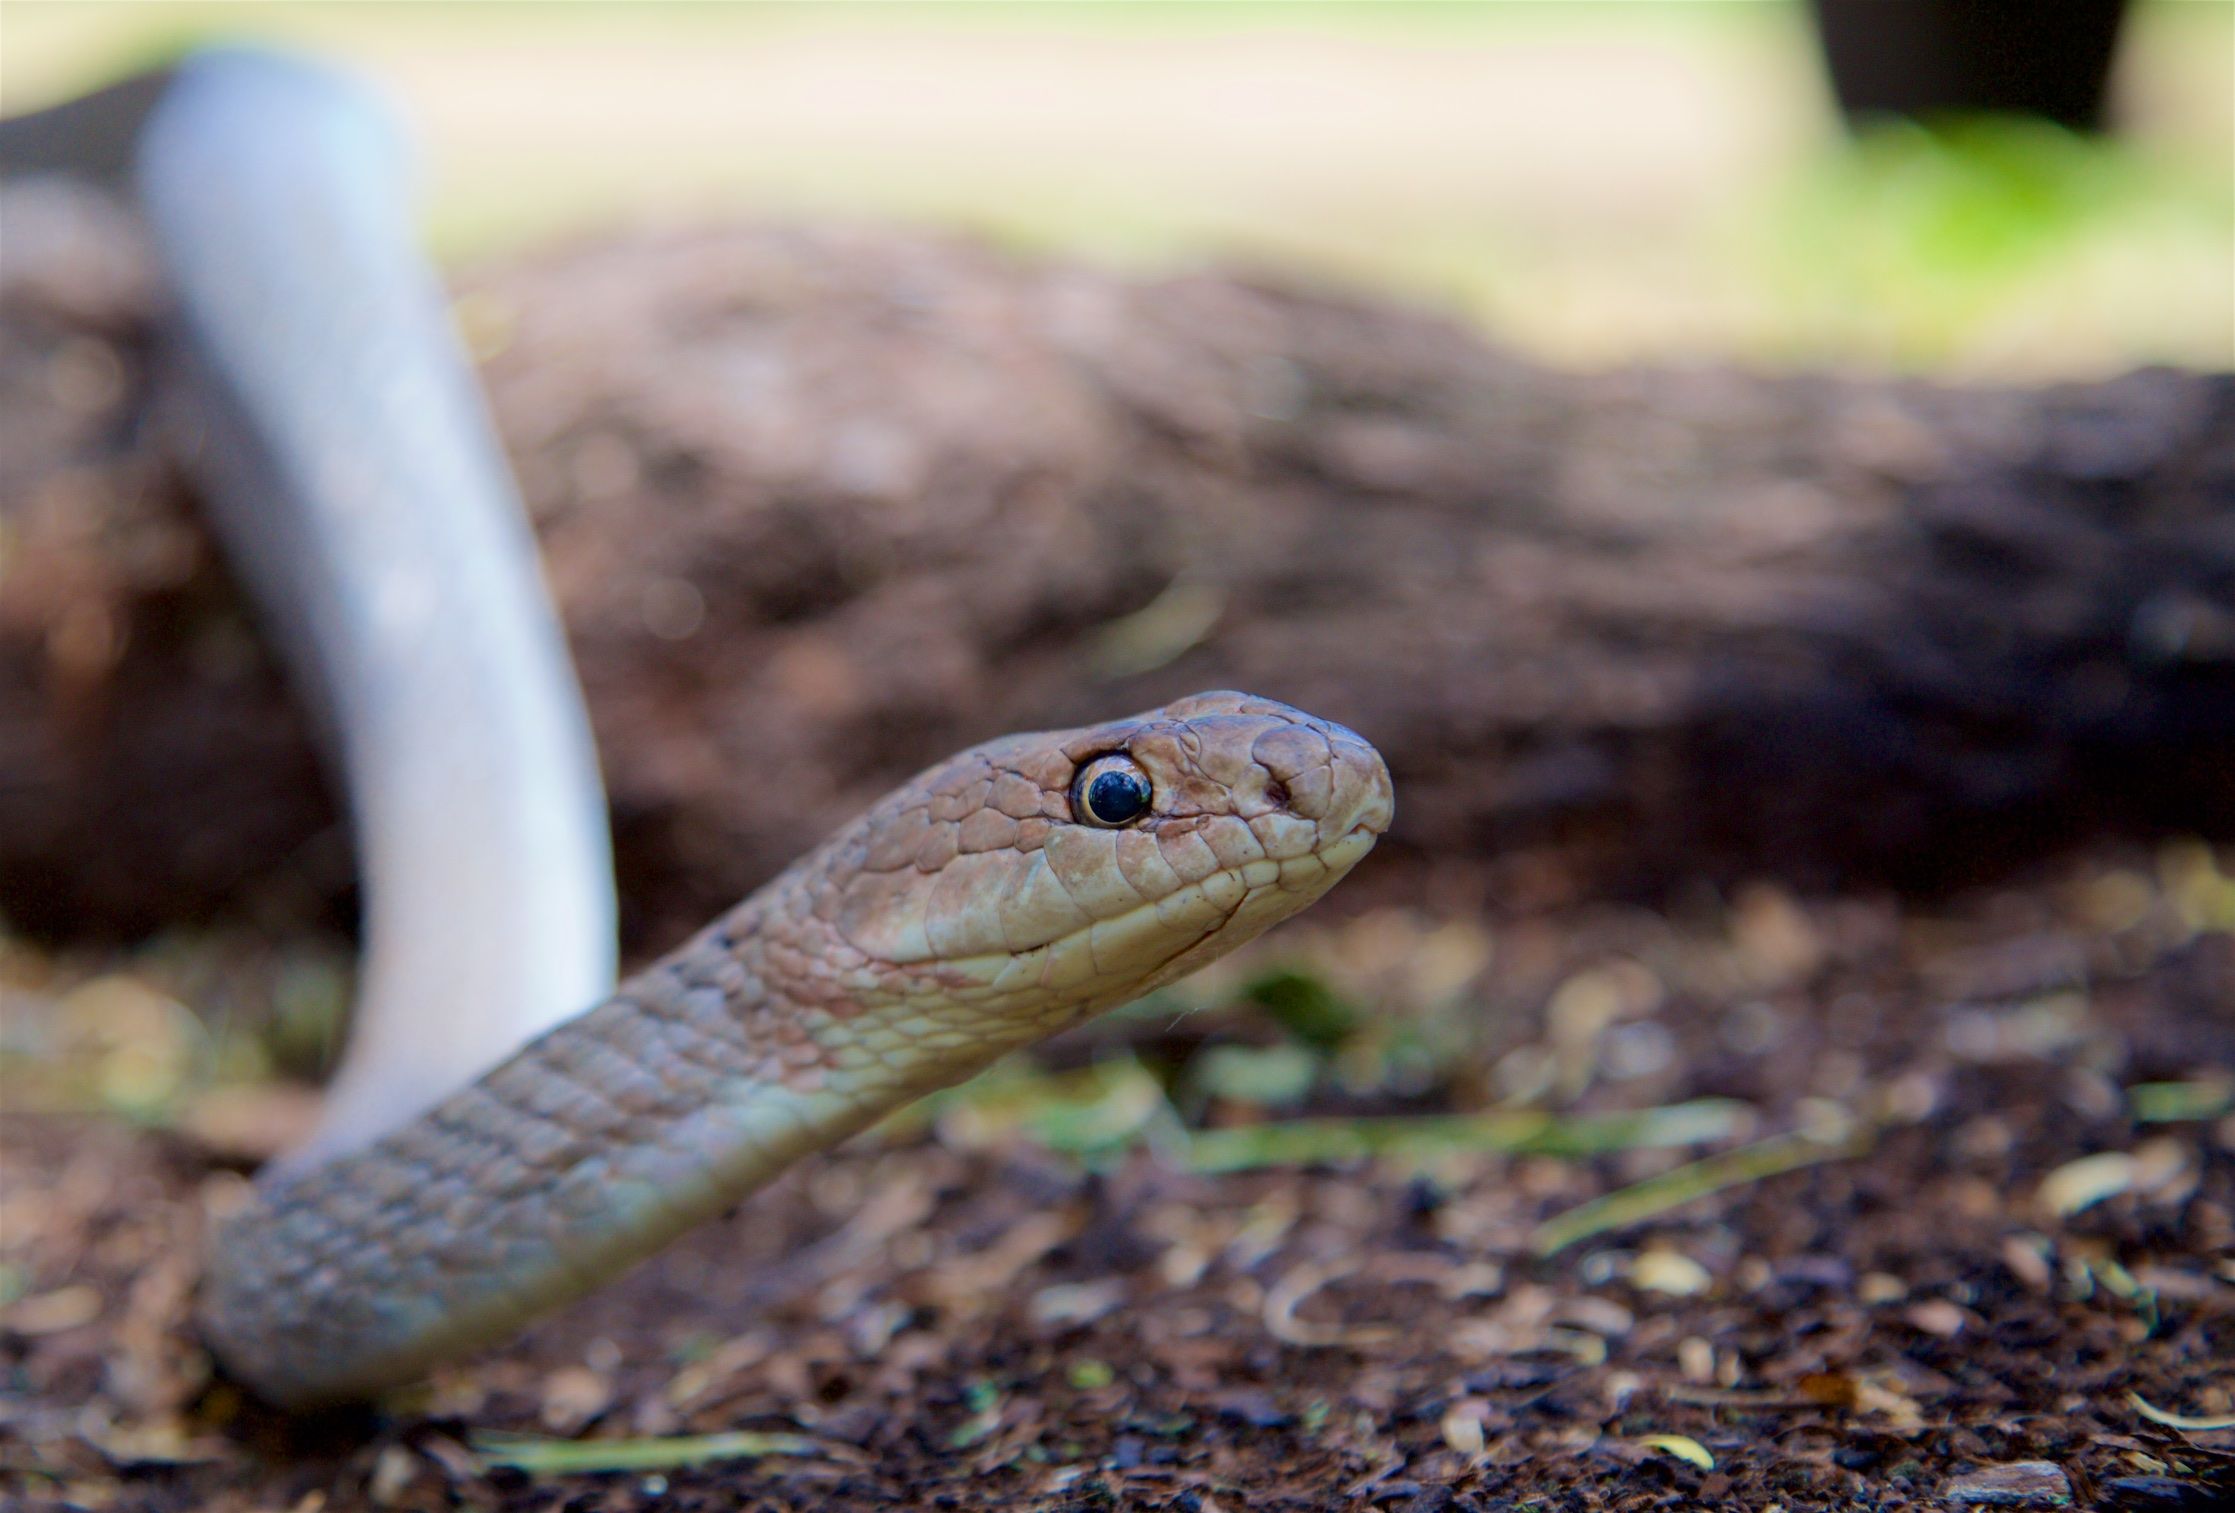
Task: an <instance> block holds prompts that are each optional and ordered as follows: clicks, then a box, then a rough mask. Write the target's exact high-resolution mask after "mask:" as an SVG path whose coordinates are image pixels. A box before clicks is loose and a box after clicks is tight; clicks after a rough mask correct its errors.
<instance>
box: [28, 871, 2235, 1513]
mask: <svg viewBox="0 0 2235 1513" xmlns="http://www.w3.org/2000/svg"><path fill="white" fill-rule="evenodd" d="M2231 861H2235V858H2231V857H2230V856H2229V855H2228V854H2226V853H2218V854H2215V853H2214V852H2213V851H2211V850H2210V849H2208V848H2206V847H2204V846H2202V845H2198V844H2195V843H2173V844H2170V845H2167V846H2165V847H2163V848H2162V849H2160V850H2157V851H2155V852H2151V853H2144V852H2140V851H2133V852H2129V851H2120V850H2110V851H2103V852H2100V853H2098V854H2095V855H2093V856H2089V857H2084V858H2078V859H2068V860H2067V861H2065V862H2063V863H2060V864H2058V865H2056V866H2054V867H2052V868H2050V869H2048V870H2046V871H2043V872H2040V873H2037V874H2034V875H2032V876H2029V877H2026V878H2022V879H2019V880H2016V881H2014V882H2011V883H2008V884H2005V885H2004V886H2001V887H1999V888H1996V889H1993V890H1991V891H1986V892H1978V893H1972V894H1966V895H1963V896H1961V897H1957V898H1954V899H1950V900H1946V901H1942V902H1938V903H1931V904H1922V903H1906V904H1905V903H1901V902H1897V901H1895V900H1892V899H1890V898H1886V897H1876V896H1868V897H1822V898H1795V897H1792V896H1790V895H1788V894H1787V893H1785V892H1783V891H1780V890H1778V889H1776V888H1774V887H1771V886H1766V885H1763V886H1756V887H1752V888H1747V889H1742V890H1738V891H1736V892H1734V893H1732V894H1730V895H1729V896H1727V897H1725V896H1716V895H1709V894H1704V893H1703V894H1701V895H1700V896H1698V897H1692V898H1686V899H1682V900H1679V901H1678V902H1676V903H1675V904H1673V905H1671V906H1670V907H1668V908H1667V909H1664V910H1647V909H1613V908H1607V907H1592V908H1589V909H1584V910H1571V911H1565V912H1561V913H1557V914H1551V915H1542V916H1536V917H1492V916H1482V915H1477V914H1472V913H1461V912H1454V911H1448V910H1447V911H1445V912H1443V913H1442V914H1441V915H1432V914H1428V913H1425V912H1422V911H1420V910H1417V909H1413V908H1409V907H1404V906H1400V905H1395V904H1388V905H1383V904H1378V903H1376V904H1373V905H1372V906H1370V907H1368V908H1366V909H1365V910H1364V912H1355V913H1353V914H1352V915H1350V916H1349V917H1347V918H1346V917H1342V916H1341V915H1339V914H1337V915H1335V916H1334V917H1331V918H1329V919H1326V920H1321V921H1315V922H1306V923H1302V924H1300V925H1298V926H1296V927H1292V928H1291V929H1290V930H1288V931H1286V932H1284V933H1283V934H1281V935H1278V936H1276V937H1275V938H1273V939H1272V940H1270V941H1268V942H1265V943H1263V944H1262V945H1261V947H1260V948H1258V949H1257V950H1256V951H1255V952H1254V953H1253V954H1251V955H1249V956H1247V957H1246V958H1244V959H1242V960H1241V961H1239V962H1237V963H1233V964H1231V965H1229V966H1227V967H1223V968H1221V969H1218V970H1217V971H1216V972H1215V973H1214V975H1213V976H1212V977H1211V978H1210V980H1208V981H1201V980H1198V982H1197V983H1196V984H1194V985H1193V986H1191V987H1185V988H1183V989H1182V990H1181V993H1182V995H1184V996H1173V995H1168V996H1167V997H1165V998H1163V999H1160V1000H1158V1001H1157V1002H1155V1003H1153V1004H1151V1005H1149V1006H1147V1007H1146V1008H1145V1009H1143V1010H1140V1011H1136V1012H1134V1013H1131V1014H1128V1015H1126V1016H1122V1017H1121V1018H1119V1019H1118V1020H1116V1021H1114V1022H1111V1023H1107V1024H1105V1025H1103V1026H1101V1027H1098V1028H1096V1029H1094V1030H1092V1031H1090V1032H1088V1033H1086V1034H1084V1035H1082V1036H1080V1037H1078V1038H1075V1039H1073V1040H1071V1041H1068V1042H1059V1043H1057V1044H1056V1045H1054V1046H1053V1047H1051V1048H1049V1049H1047V1050H1046V1051H1044V1052H1043V1053H1042V1055H1041V1056H1040V1057H1039V1058H1037V1059H1036V1060H1035V1061H1033V1062H1031V1063H1029V1064H1019V1065H1015V1066H1010V1067H1005V1068H1003V1069H1000V1070H997V1072H995V1073H993V1074H989V1076H988V1078H987V1079H985V1080H983V1081H982V1082H980V1083H978V1084H974V1085H973V1086H971V1087H970V1088H967V1089H964V1090H962V1091H960V1092H958V1093H957V1094H955V1095H951V1096H950V1097H949V1098H947V1099H946V1100H945V1101H943V1102H941V1103H940V1104H938V1105H937V1106H935V1107H934V1108H932V1109H931V1110H929V1111H928V1112H925V1113H920V1114H917V1115H914V1116H911V1117H906V1118H903V1119H901V1120H899V1121H897V1122H895V1123H894V1124H892V1125H890V1126H888V1127H886V1128H885V1129H883V1130H881V1131H879V1132H877V1133H876V1134H875V1135H873V1136H871V1137H869V1138H866V1139H864V1140H861V1141H858V1142H856V1143H855V1144H854V1145H853V1146H851V1147H850V1148H848V1149H847V1150H845V1151H843V1152H841V1153H839V1154H836V1155H833V1156H830V1157H827V1158H824V1159H822V1160H819V1161H816V1162H813V1163H811V1164H810V1165H809V1166H808V1167H807V1168H806V1169H804V1170H802V1171H800V1172H798V1173H796V1174H795V1175H794V1176H792V1177H790V1178H787V1179H786V1180H785V1181H784V1182H782V1183H781V1184H779V1186H778V1187H777V1188H775V1189H774V1190H772V1191H770V1192H768V1193H765V1194H763V1195H761V1196H760V1197H759V1198H757V1199H755V1200H753V1201H751V1202H748V1203H747V1204H745V1205H744V1206H743V1207H742V1209H741V1210H740V1211H739V1212H738V1213H736V1214H735V1215H733V1216H731V1217H730V1218H728V1219H726V1220H724V1221H722V1222H720V1223H718V1224H716V1225H714V1226H711V1227H710V1228H708V1229H707V1230H705V1231H703V1232H701V1233H699V1234H696V1235H694V1236H692V1237H691V1238H690V1239H689V1240H687V1241H686V1242H685V1243H683V1244H681V1245H679V1246H678V1247H677V1248H676V1249H675V1250H674V1251H673V1252H671V1253H670V1254H668V1255H667V1256H665V1257H663V1258H661V1259H660V1260H658V1261H657V1262H655V1263H653V1264H651V1265H649V1266H647V1267H646V1268H644V1269H643V1270H642V1271H641V1272H639V1273H637V1274H635V1275H633V1276H631V1277H630V1278H628V1279H626V1280H625V1281H624V1282H622V1283H621V1284H619V1285H617V1286H615V1287H612V1288H610V1289H608V1290H607V1291H606V1292H604V1293H602V1294H599V1295H597V1296H595V1297H593V1298H592V1299H590V1300H588V1301H587V1302H585V1303H583V1304H581V1305H579V1306H577V1307H576V1308H574V1309H573V1310H571V1311H570V1312H568V1313H566V1314H563V1315H561V1316H559V1317H557V1318H555V1319H553V1320H551V1321H549V1322H548V1323H546V1324H544V1325H542V1326H541V1327H539V1328H538V1329H536V1330H535V1331H534V1332H533V1333H532V1334H530V1335H529V1336H528V1337H526V1338H525V1339H523V1340H520V1341H518V1342H516V1343H514V1344H512V1345H510V1346H507V1347H505V1348H503V1349H501V1350H498V1351H496V1352H493V1353H491V1354H489V1355H487V1356H485V1357H483V1358H482V1359H480V1360H477V1361H473V1362H469V1363H466V1364H463V1365H460V1366H456V1367H453V1368H450V1369H447V1370H445V1371H444V1372H443V1373H441V1374H440V1375H439V1376H438V1377H436V1378H435V1380H434V1381H433V1382H432V1383H431V1384H429V1385H427V1386H426V1387H424V1388H422V1389H418V1390H415V1391H412V1392H408V1393H406V1394H404V1395H402V1396H401V1397H399V1398H397V1399H394V1400H392V1401H391V1402H389V1403H388V1404H386V1405H384V1406H383V1407H382V1408H381V1409H379V1410H378V1411H368V1412H366V1413H362V1414H358V1415H354V1416H348V1417H343V1418H337V1419H329V1420H325V1421H320V1422H316V1423H291V1422H288V1421H286V1420H284V1419H281V1418H280V1417H278V1416H276V1415H273V1414H271V1413H269V1412H267V1411H265V1410H263V1409H260V1408H258V1407H256V1406H255V1405H253V1404H251V1403H248V1402H245V1401H243V1399H242V1397H241V1395H240V1394H239V1393H238V1392H237V1391H236V1390H235V1389H233V1388H232V1387H230V1386H228V1385H227V1384H226V1383H225V1382H224V1381H223V1380H222V1378H221V1377H218V1378H213V1377H212V1375H211V1367H210V1363H209V1362H208V1360H207V1358H206V1357H205V1356H204V1355H203V1353H202V1352H201V1351H200V1349H199V1348H198V1347H197V1345H196V1344H195V1341H194V1336H193V1333H192V1326H191V1323H190V1319H189V1309H190V1306H191V1300H192V1296H193V1289H194V1282H195V1276H196V1265H197V1261H196V1257H197V1253H198V1247H199V1243H200V1235H201V1232H202V1229H203V1226H204V1224H205V1221H206V1218H207V1216H209V1215H211V1214H213V1213H220V1212H222V1211H223V1209H224V1208H225V1207H226V1205H227V1204H229V1203H231V1202H234V1201H237V1200H238V1197H239V1194H240V1192H241V1188H242V1183H243V1177H242V1175H241V1171H242V1168H243V1166H244V1164H245V1162H246V1161H247V1160H248V1159H250V1158H251V1157H252V1155H253V1153H254V1152H256V1151H258V1150H260V1149H262V1148H264V1147H265V1146H268V1145H269V1144H270V1143H272V1142H273V1141H275V1140H277V1139H278V1138H281V1137H282V1136H283V1134H284V1132H285V1130H286V1129H287V1128H288V1127H289V1125H290V1123H291V1121H292V1120H294V1119H295V1118H296V1117H297V1113H296V1110H297V1108H298V1104H299V1099H298V1098H297V1097H296V1096H295V1095H292V1094H290V1092H289V1090H288V1089H286V1088H284V1087H279V1088H274V1087H272V1086H271V1085H269V1084H261V1083H254V1082H251V1083H241V1082H238V1081H228V1080H226V1077H225V1075H224V1073H223V1071H222V1068H224V1067H226V1066H233V1067H235V1068H236V1069H237V1067H238V1066H239V1065H241V1064H243V1062H242V1058H240V1057H239V1056H237V1055H231V1054H229V1053H220V1052H218V1051H213V1049H212V1047H211V1045H210V1044H209V1043H208V1040H207V1037H202V1038H197V1037H201V1035H202V1032H199V1031H197V1030H195V1029H194V1028H193V1021H192V1020H191V1019H189V1018H188V1017H187V1016H185V1015H184V1014H183V1012H181V1011H178V1010H177V1009H176V1007H175V1005H171V1004H170V1003H169V1001H168V1000H167V999H166V998H164V997H163V996H162V994H163V991H164V990H165V989H166V988H167V987H169V986H176V985H178V984H181V983H187V982H191V983H195V984H198V985H201V987H202V989H203V991H208V988H207V984H209V983H210V982H211V981H213V980H217V979H213V978H212V977H211V976H210V975H209V974H210V973H211V972H212V971H213V970H215V969H212V968H210V967H209V966H208V964H207V962H206V961H204V960H202V958H203V956H205V955H207V954H208V953H209V952H213V951H215V952H217V953H218V954H221V955H222V954H226V950H229V951H230V952H231V953H232V954H231V955H228V956H227V962H226V965H225V967H224V969H223V970H224V972H227V973H230V974H231V977H230V978H227V979H225V980H229V981H234V982H235V983H236V984H240V983H246V984H249V986H243V987H239V989H238V993H239V996H240V997H241V998H242V999H243V1000H244V1001H246V1000H249V999H253V998H254V997H255V996H256V992H257V991H258V990H257V989H256V988H255V987H254V984H255V983H256V982H258V981H259V980H260V979H259V971H260V968H259V966H258V964H257V962H256V961H255V960H254V959H253V957H250V958H248V959H246V960H244V959H242V958H241V957H240V951H241V949H242V948H240V947H238V946H234V947H230V948H226V950H220V949H219V948H217V947H214V946H208V947H205V946H203V945H200V944H197V943H193V942H185V943H181V942H176V941H174V942H172V943H170V944H168V945H166V946H164V947H162V948H159V949H156V950H153V951H148V952H142V953H139V954H137V955H134V956H132V957H130V958H128V959H124V960H121V961H119V960H116V959H113V958H95V957H87V956H69V957H65V958H61V959H52V958H48V957H44V956H40V955H37V954H35V953H33V952H32V951H30V950H29V949H27V948H23V947H21V946H18V947H17V948H15V949H14V950H13V951H12V952H11V953H10V954H9V955H8V957H7V958H6V963H5V965H6V978H7V983H8V990H9V995H10V996H9V1002H10V1008H9V1014H8V1018H7V1024H8V1034H9V1036H10V1044H9V1045H8V1049H9V1050H10V1051H11V1052H12V1053H13V1055H11V1057H10V1058H9V1060H8V1062H7V1065H8V1067H9V1068H10V1069H11V1071H10V1079H9V1081H8V1082H7V1083H6V1087H7V1089H8V1090H9V1094H10V1096H9V1099H8V1102H9V1106H10V1109H11V1112H10V1113H9V1114H8V1115H7V1117H6V1118H5V1120H4V1123H0V1131H4V1134H5V1139H6V1163H5V1175H4V1187H0V1203H4V1208H0V1218H4V1223H0V1246H4V1250H0V1258H4V1264H5V1268H6V1269H5V1271H4V1272H0V1285H4V1286H5V1287H6V1289H7V1292H8V1294H9V1295H11V1296H12V1297H13V1301H12V1302H10V1303H9V1304H8V1306H7V1308H6V1310H5V1312H4V1313H0V1352H4V1355H0V1372H4V1375H0V1488H4V1489H5V1494H6V1496H7V1497H8V1498H9V1499H11V1501H10V1503H9V1505H10V1506H13V1507H21V1508H25V1509H45V1508H109V1507H113V1508H150V1509H172V1508H175V1509H186V1508H206V1509H213V1510H230V1509H242V1510H246V1509H299V1510H306V1513H307V1510H312V1509H324V1510H329V1513H342V1510H354V1509H360V1508H367V1507H397V1508H418V1507H430V1508H432V1507H450V1506H460V1507H472V1508H489V1509H497V1508H504V1509H527V1508H537V1509H543V1508H551V1509H557V1508H567V1509H584V1510H588V1509H601V1510H602V1509H633V1508H653V1507H660V1508H698V1507H703V1508H732V1507H743V1508H754V1509H761V1508H766V1509H852V1508H861V1509H869V1508H888V1507H921V1508H952V1509H975V1508H1044V1509H1120V1508H1123V1509H1144V1510H1146V1509H1190V1510H1207V1509H1224V1510H1228V1513H1234V1510H1240V1509H1252V1510H1275V1509H1317V1508H1327V1507H1360V1508H1384V1509H1411V1510H1444V1509H1453V1510H1456V1509H1491V1508H1499V1509H1521V1508H1535V1509H1542V1510H1545V1513H1552V1510H1556V1509H1601V1508H1606V1509H1614V1508H1644V1507H1659V1506H1700V1505H1707V1506H1720V1507H1744V1508H1768V1507H1772V1506H1782V1507H1784V1508H1788V1509H1794V1510H1799V1509H1806V1508H1832V1507H1839V1508H1899V1507H1931V1506H1970V1505H1976V1506H2033V1507H2052V1506H2079V1507H2095V1508H2103V1509H2128V1510H2145V1509H2147V1510H2159V1509H2165V1510H2172V1509H2204V1508H2210V1507H2219V1506H2225V1505H2226V1504H2225V1501H2224V1500H2225V1499H2226V1498H2228V1497H2230V1496H2235V1372H2231V1371H2230V1370H2229V1364H2228V1363H2229V1361H2230V1360H2231V1359H2235V1014H2231V1013H2230V1005H2235V867H2231V865H2230V863H2231ZM264 965H265V966H266V967H270V966H271V965H272V964H271V963H268V962H267V963H265V964H264ZM281 965H282V966H283V968H284V970H280V969H278V968H274V970H279V975H280V976H281V977H284V976H285V975H286V973H288V972H292V973H294V974H295V975H296V976H297V977H300V976H302V975H304V974H306V973H308V974H310V975H312V976H315V975H316V970H317V969H316V968H315V967H313V966H310V965H306V964H305V963H304V961H303V960H301V959H299V958H290V959H289V960H288V962H286V963H283V964H281ZM106 968H114V969H116V970H111V971H105V972H104V971H102V969H106ZM197 973H200V974H201V975H199V976H197V975H196V974H197ZM289 991H290V990H288V989H286V988H285V987H284V985H282V986H281V987H280V988H279V989H277V990H276V991H275V992H274V994H273V996H274V997H275V998H276V999H277V1000H279V1001H282V1002H284V1001H285V1000H286V999H287V997H288V992H289ZM294 991H297V992H300V991H301V990H300V989H299V988H298V989H296V990H294ZM166 1025H167V1026H169V1027H170V1028H169V1029H168V1031H166V1030H165V1029H164V1026H166ZM213 1069H217V1070H213ZM213 1079H214V1080H213ZM104 1110H105V1111H104ZM126 1110H129V1111H131V1117H126V1116H125V1113H124V1112H122V1111H126ZM1531 1111H1544V1112H1531ZM1625 1113H1630V1114H1642V1117H1633V1118H1622V1117H1617V1116H1620V1115H1623V1114H1625ZM1453 1115H1457V1116H1459V1117H1451V1116H1453ZM1369 1149H1370V1150H1371V1151H1372V1152H1374V1153H1371V1154H1369V1153H1368V1152H1369ZM1615 1194H1619V1195H1620V1196H1619V1197H1618V1198H1617V1199H1616V1201H1615V1205H1614V1206H1611V1207H1610V1206H1606V1205H1603V1204H1600V1203H1598V1202H1596V1201H1595V1200H1601V1199H1605V1198H1608V1197H1609V1195H1615Z"/></svg>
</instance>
